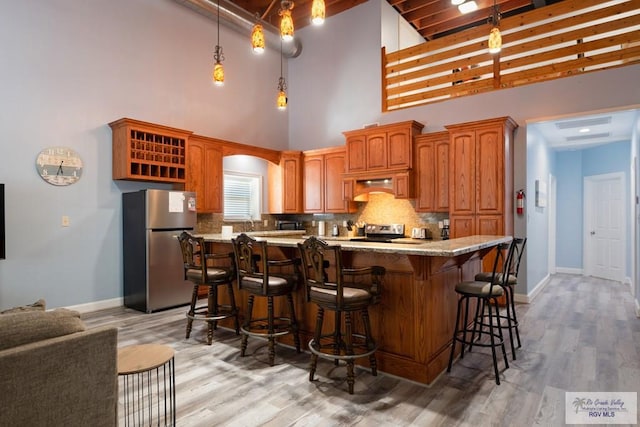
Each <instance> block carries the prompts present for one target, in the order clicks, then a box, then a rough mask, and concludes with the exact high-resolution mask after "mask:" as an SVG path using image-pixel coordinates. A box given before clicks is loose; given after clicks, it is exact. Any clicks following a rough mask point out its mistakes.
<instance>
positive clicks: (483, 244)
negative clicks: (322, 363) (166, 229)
mask: <svg viewBox="0 0 640 427" xmlns="http://www.w3.org/2000/svg"><path fill="white" fill-rule="evenodd" d="M302 233H303V232H299V233H298V234H287V235H282V232H263V233H255V234H254V237H255V238H257V239H266V240H267V242H268V243H269V256H270V258H271V259H283V258H291V257H298V249H297V243H298V242H301V241H303V239H304V237H306V236H303V235H302ZM201 236H202V237H204V238H205V240H206V241H207V242H208V244H209V245H210V250H211V251H213V252H229V251H231V242H230V237H229V236H222V235H221V234H204V235H201ZM325 239H326V240H327V241H328V242H329V243H335V244H340V245H341V246H342V249H343V256H344V258H345V259H344V263H345V265H349V266H351V267H364V266H370V265H381V266H384V267H385V268H386V270H387V274H386V277H385V281H384V286H383V290H382V296H381V302H380V304H378V305H376V306H373V307H372V308H371V310H370V314H371V324H372V328H373V335H374V337H376V340H377V341H378V344H379V348H378V351H377V353H376V354H377V361H378V369H379V370H380V371H383V372H386V373H389V374H392V375H397V376H399V377H403V378H407V379H409V380H412V381H416V382H419V383H423V384H430V383H431V382H433V381H434V380H435V379H436V378H437V376H438V375H439V374H440V373H441V372H443V371H444V369H445V367H446V364H447V361H448V355H449V351H448V349H449V345H450V341H451V336H452V334H453V328H454V326H455V315H456V304H457V296H456V293H455V291H454V286H455V284H456V283H457V282H459V281H460V280H468V279H472V278H473V276H474V275H475V273H477V272H478V271H480V269H481V264H482V257H483V256H484V255H485V254H487V253H488V252H490V251H491V249H492V248H494V247H495V246H497V245H498V244H500V243H504V242H509V241H510V240H511V237H509V236H489V235H485V236H482V235H475V236H467V237H461V238H457V239H451V240H442V241H413V242H419V243H377V242H357V241H349V240H347V238H338V239H337V240H331V239H332V238H331V237H326V238H325ZM407 241H411V239H407ZM295 294H296V295H295V297H294V298H295V305H296V311H297V315H298V320H299V322H300V333H301V338H302V339H303V342H304V343H306V342H308V340H309V339H310V338H311V335H312V331H313V329H314V325H315V320H316V308H315V306H314V305H312V304H309V303H307V302H306V298H305V292H304V289H303V288H298V290H297V291H296V292H295ZM236 298H237V300H239V306H240V310H241V311H243V310H244V309H245V308H246V295H243V294H242V293H241V294H240V295H237V296H236ZM285 309H286V307H284V306H279V305H276V313H279V312H281V311H282V313H283V314H284V311H285ZM254 310H260V311H263V310H264V311H265V312H266V306H265V307H263V306H260V305H258V304H257V303H256V305H255V306H254ZM286 340H287V337H285V338H284V339H283V342H284V343H287V344H290V343H289V342H288V341H286ZM362 363H366V361H363V362H362Z"/></svg>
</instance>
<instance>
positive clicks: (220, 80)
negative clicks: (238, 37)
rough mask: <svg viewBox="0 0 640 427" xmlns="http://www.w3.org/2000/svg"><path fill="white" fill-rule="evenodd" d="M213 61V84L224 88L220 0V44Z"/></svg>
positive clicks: (217, 46)
mask: <svg viewBox="0 0 640 427" xmlns="http://www.w3.org/2000/svg"><path fill="white" fill-rule="evenodd" d="M213 60H214V61H215V64H214V66H213V83H214V84H215V85H216V86H223V85H224V68H223V67H222V61H224V54H223V53H222V46H220V0H218V44H216V48H215V51H214V52H213Z"/></svg>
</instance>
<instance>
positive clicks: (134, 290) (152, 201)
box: [122, 190, 196, 313]
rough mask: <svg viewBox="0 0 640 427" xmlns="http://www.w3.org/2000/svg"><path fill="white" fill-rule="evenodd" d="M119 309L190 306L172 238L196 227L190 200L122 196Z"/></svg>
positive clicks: (184, 195)
mask: <svg viewBox="0 0 640 427" xmlns="http://www.w3.org/2000/svg"><path fill="white" fill-rule="evenodd" d="M122 223H123V224H122V231H123V236H122V244H123V256H124V260H123V261H124V305H125V306H127V307H130V308H133V309H136V310H140V311H145V312H147V313H151V312H152V311H156V310H161V309H165V308H170V307H176V306H179V305H184V304H188V303H189V302H190V301H191V293H192V291H193V283H191V282H189V281H186V280H184V270H183V263H182V253H181V251H180V244H179V243H178V239H177V238H176V236H178V235H179V234H180V233H181V232H182V231H185V230H186V231H193V230H194V229H195V227H196V195H195V193H189V192H184V191H167V190H141V191H136V192H133V193H123V194H122Z"/></svg>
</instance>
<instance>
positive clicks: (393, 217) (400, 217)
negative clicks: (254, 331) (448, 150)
mask: <svg viewBox="0 0 640 427" xmlns="http://www.w3.org/2000/svg"><path fill="white" fill-rule="evenodd" d="M448 217H449V214H448V213H418V212H416V211H415V205H414V202H413V201H411V200H406V199H396V198H395V197H393V196H392V195H391V194H386V193H372V194H369V201H368V202H360V203H358V211H357V212H355V213H352V214H315V215H312V214H300V215H269V214H263V215H262V220H258V221H254V222H253V224H251V223H250V222H246V221H224V220H223V216H222V214H198V227H197V230H196V231H197V232H198V233H219V232H220V230H221V229H222V226H223V225H231V226H233V231H234V232H236V233H239V232H243V231H249V228H250V227H253V230H255V231H261V230H274V229H275V221H276V220H277V219H287V220H292V219H295V220H296V221H301V222H302V223H303V225H304V227H305V229H306V230H307V233H309V234H317V233H318V227H317V222H318V221H325V224H326V227H325V229H326V230H327V232H329V231H328V230H330V229H331V227H332V226H333V224H337V225H338V227H339V230H340V234H341V235H347V233H348V231H347V229H346V228H344V227H343V223H344V222H345V221H348V220H351V221H353V222H354V223H357V222H366V223H369V224H389V223H400V224H404V225H405V235H407V236H410V235H411V229H412V228H414V227H423V228H427V229H429V231H430V232H431V236H432V237H433V239H434V240H439V239H440V230H439V229H438V221H442V220H443V219H446V218H448ZM264 220H268V224H269V225H268V226H264ZM313 221H316V225H315V226H313Z"/></svg>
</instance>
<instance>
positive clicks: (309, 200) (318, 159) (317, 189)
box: [303, 154, 325, 213]
mask: <svg viewBox="0 0 640 427" xmlns="http://www.w3.org/2000/svg"><path fill="white" fill-rule="evenodd" d="M303 169H304V193H303V198H304V211H305V212H307V213H321V212H324V191H323V190H324V181H325V177H324V156H323V155H315V156H308V155H306V154H305V155H304V166H303Z"/></svg>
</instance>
